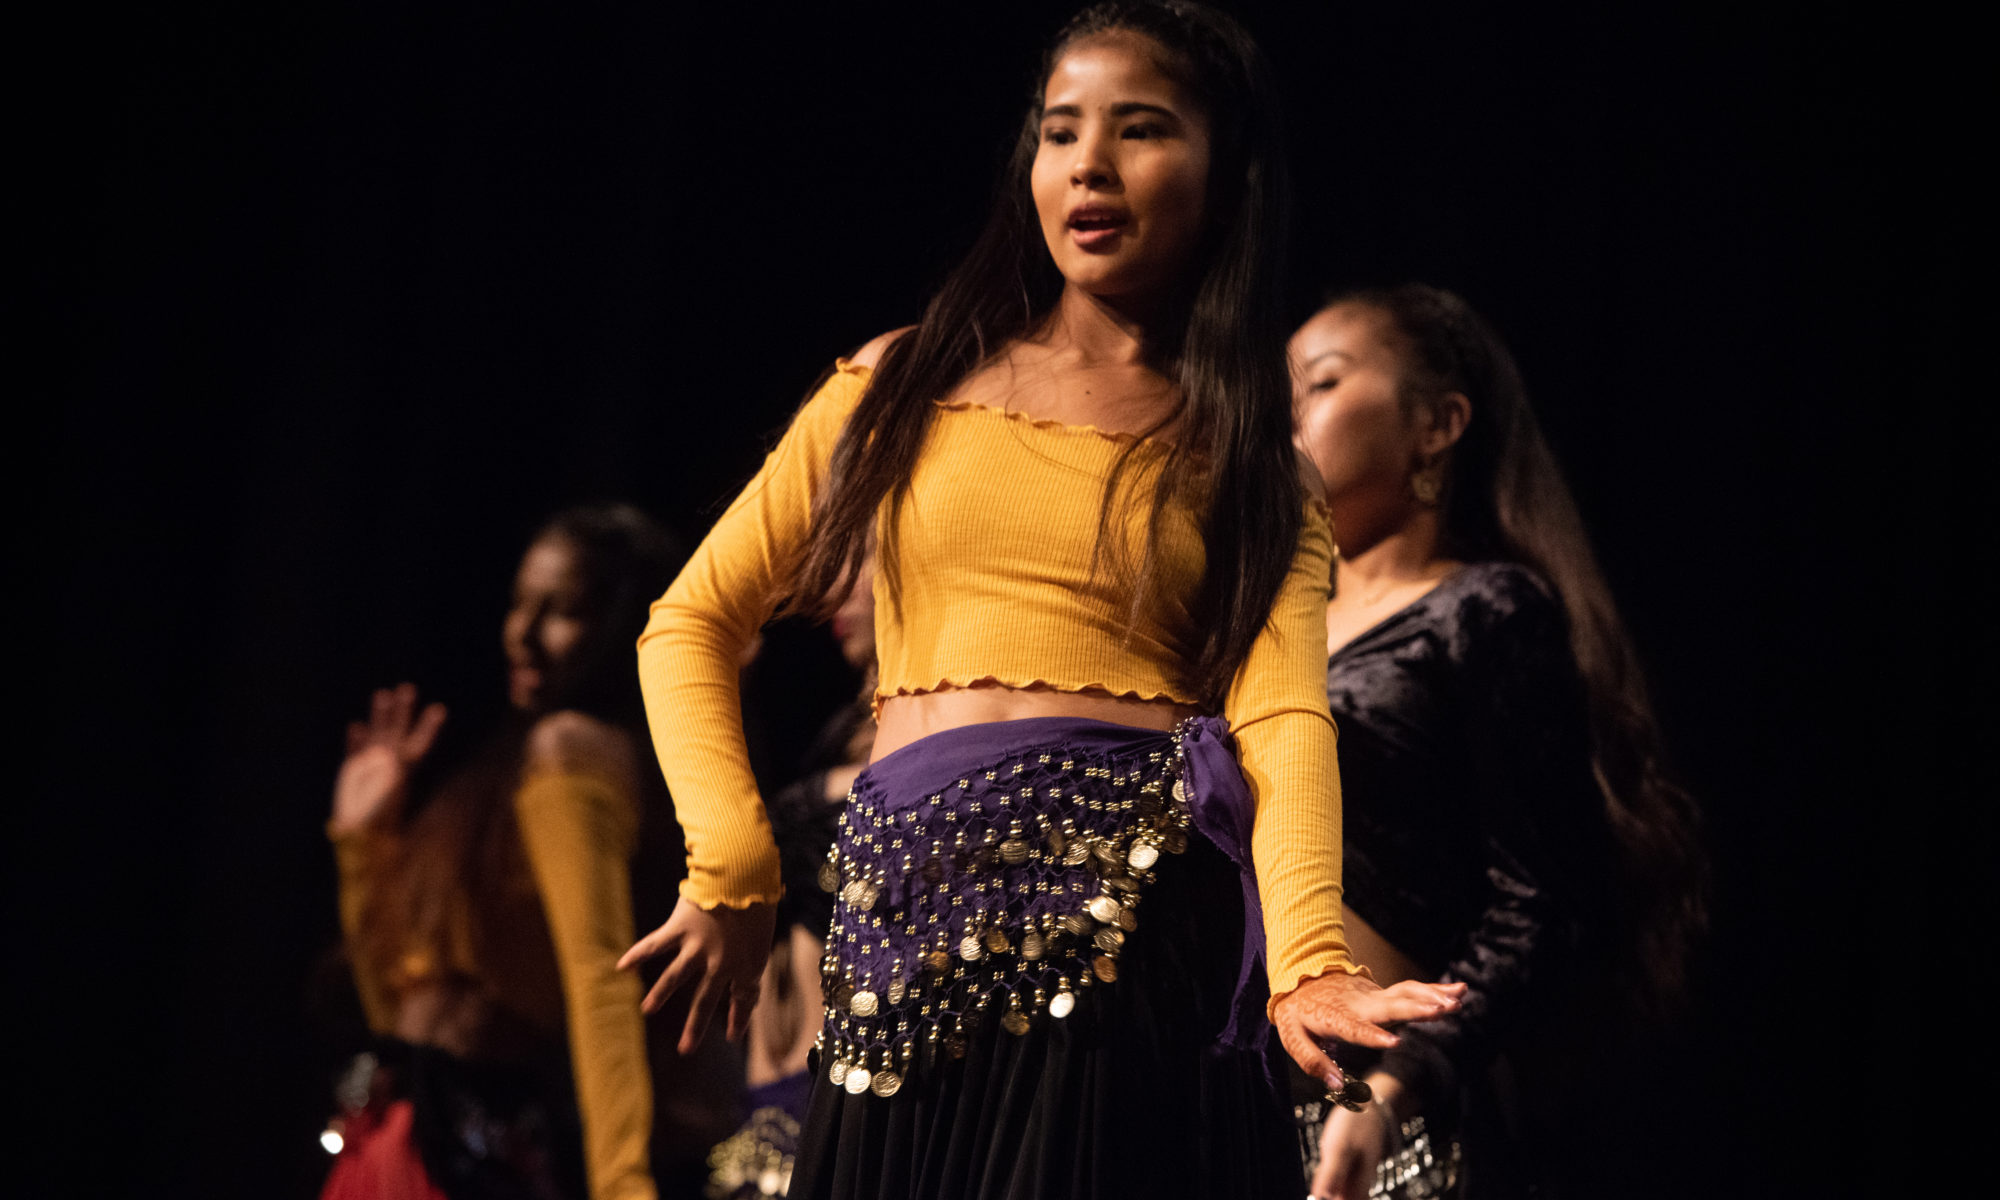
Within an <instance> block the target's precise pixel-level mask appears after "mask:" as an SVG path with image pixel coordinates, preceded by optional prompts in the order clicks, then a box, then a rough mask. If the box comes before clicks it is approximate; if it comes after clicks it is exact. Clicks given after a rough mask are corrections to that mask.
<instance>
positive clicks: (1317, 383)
mask: <svg viewBox="0 0 2000 1200" xmlns="http://www.w3.org/2000/svg"><path fill="white" fill-rule="evenodd" d="M1339 386H1340V377H1339V376H1338V375H1335V376H1332V377H1329V378H1326V379H1315V380H1313V381H1312V383H1310V384H1308V385H1307V387H1308V389H1309V390H1311V391H1315V392H1330V391H1332V390H1333V389H1335V388H1337V387H1339Z"/></svg>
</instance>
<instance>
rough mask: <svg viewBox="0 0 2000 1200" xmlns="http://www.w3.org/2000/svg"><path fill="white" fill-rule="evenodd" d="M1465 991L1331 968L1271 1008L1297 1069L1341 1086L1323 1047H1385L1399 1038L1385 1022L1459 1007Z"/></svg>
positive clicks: (1416, 1018)
mask: <svg viewBox="0 0 2000 1200" xmlns="http://www.w3.org/2000/svg"><path fill="white" fill-rule="evenodd" d="M1464 995H1465V985H1464V984H1462V983H1421V982H1419V981H1417V980H1415V979H1406V980H1404V981H1403V982H1401V983H1399V984H1396V985H1395V986H1394V987H1387V988H1385V987H1382V986H1380V985H1378V984H1377V983H1376V982H1375V981H1374V980H1372V979H1369V978H1367V977H1365V976H1361V975H1349V974H1346V973H1345V972H1341V971H1329V972H1327V973H1326V974H1324V975H1320V976H1317V977H1315V978H1312V979H1308V980H1306V981H1305V982H1304V983H1301V984H1300V985H1299V986H1298V987H1297V988H1294V989H1293V990H1292V991H1290V992H1288V993H1286V995H1285V997H1284V999H1282V1000H1280V1001H1278V1003H1277V1006H1276V1007H1275V1008H1274V1009H1273V1011H1272V1013H1271V1023H1272V1024H1273V1025H1275V1026H1277V1028H1278V1040H1279V1041H1280V1042H1281V1043H1283V1044H1284V1047H1285V1053H1287V1054H1289V1055H1291V1056H1292V1061H1293V1062H1295V1063H1297V1064H1299V1069H1300V1070H1302V1071H1304V1072H1305V1073H1306V1074H1308V1075H1310V1076H1312V1077H1313V1078H1314V1079H1317V1080H1319V1081H1320V1082H1321V1083H1324V1084H1325V1085H1326V1086H1327V1088H1328V1089H1329V1090H1333V1091H1338V1090H1339V1089H1340V1087H1341V1086H1342V1084H1343V1083H1344V1082H1345V1081H1344V1079H1343V1077H1342V1076H1341V1073H1340V1068H1339V1067H1338V1066H1336V1065H1335V1064H1334V1061H1333V1059H1331V1058H1329V1057H1328V1056H1327V1053H1326V1050H1325V1049H1324V1048H1323V1047H1324V1046H1325V1045H1326V1044H1327V1043H1329V1042H1351V1043H1353V1044H1354V1045H1356V1046H1372V1047H1374V1048H1376V1049H1378V1050H1386V1049H1388V1048H1389V1047H1391V1046H1393V1045H1395V1044H1396V1035H1395V1034H1393V1033H1390V1032H1389V1031H1388V1030H1387V1029H1384V1028H1383V1026H1384V1025H1389V1024H1395V1023H1397V1022H1401V1021H1427V1020H1430V1019H1431V1018H1433V1017H1441V1016H1444V1015H1446V1014H1447V1013H1452V1012H1456V1011H1458V1004H1459V999H1460V997H1462V996H1464Z"/></svg>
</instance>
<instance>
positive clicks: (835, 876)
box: [818, 717, 1268, 1097]
mask: <svg viewBox="0 0 2000 1200" xmlns="http://www.w3.org/2000/svg"><path fill="white" fill-rule="evenodd" d="M1250 824H1251V812H1250V795H1249V789H1248V787H1247V785H1246V784H1245V783H1244V781H1243V775H1242V772H1241V771H1240V770H1239V769H1238V768H1237V765H1236V758H1235V754H1234V752H1233V750H1232V747H1231V741H1230V737H1229V733H1228V727H1227V725H1226V724H1225V723H1224V722H1223V721H1221V720H1220V719H1218V718H1214V717H1195V718H1190V719H1189V720H1186V721H1183V722H1181V724H1180V725H1179V726H1178V727H1176V728H1175V729H1174V730H1173V732H1171V733H1163V732H1160V731H1157V730H1151V729H1139V728H1134V727H1132V726H1127V725H1113V724H1110V723H1107V722H1103V721H1091V720H1084V719H1079V718H1070V717H1036V718H1032V719H1029V720H1021V721H1000V722H993V723H990V724H983V725H969V726H964V727H961V728H958V729H951V730H946V731H945V732H943V733H938V734H933V735H931V736H930V737H926V738H923V739H921V740H919V741H916V742H913V743H911V744H910V745H908V746H905V747H903V748H902V749H900V750H897V751H895V752H894V753H892V754H890V755H888V756H886V757H884V758H883V759H881V760H880V761H879V762H876V763H874V764H872V765H871V766H870V767H869V768H868V769H867V770H866V771H863V772H862V773H861V775H860V776H859V777H858V778H857V779H856V780H855V782H854V787H853V790H852V791H851V792H850V793H849V795H848V803H847V809H846V812H845V813H844V815H843V816H842V817H841V825H840V835H839V838H838V840H837V841H836V842H835V844H834V847H833V850H832V852H831V853H830V854H829V855H828V856H827V861H826V863H825V865H824V866H822V867H821V868H820V880H819V881H820V884H821V886H823V887H825V888H826V889H827V890H828V891H831V892H834V893H835V902H834V915H833V926H832V929H831V931H830V933H829V935H828V938H827V949H826V957H825V958H824V960H823V961H822V963H821V971H822V984H823V987H824V990H825V996H826V1021H825V1024H824V1026H823V1027H822V1028H821V1031H820V1038H819V1043H818V1049H819V1051H820V1056H821V1061H822V1062H823V1063H825V1064H826V1065H827V1078H828V1081H829V1082H831V1083H832V1084H834V1085H835V1086H841V1087H845V1088H846V1089H847V1091H849V1092H850V1093H854V1094H856V1095H859V1094H861V1093H863V1092H873V1093H874V1094H875V1095H877V1096H884V1097H886V1096H891V1095H894V1094H895V1093H896V1091H897V1090H899V1089H900V1088H901V1087H902V1083H903V1080H904V1078H905V1077H906V1076H907V1075H908V1074H909V1073H910V1071H911V1070H912V1068H913V1066H916V1065H919V1064H921V1063H925V1062H931V1061H935V1060H936V1057H937V1055H938V1054H939V1053H944V1054H947V1055H949V1056H951V1057H954V1058H956V1057H960V1056H962V1055H963V1054H964V1053H965V1049H966V1046H967V1039H968V1038H969V1037H971V1036H973V1034H974V1033H975V1032H976V1031H977V1030H978V1029H979V1028H980V1027H981V1026H982V1025H984V1024H985V1023H986V1022H989V1021H991V1020H993V1019H995V1018H996V1016H997V1019H998V1021H999V1024H1000V1027H1001V1028H1002V1029H1003V1030H1005V1031H1006V1032H1007V1033H1010V1034H1014V1035H1017V1036H1019V1035H1023V1034H1026V1033H1027V1032H1028V1031H1029V1030H1030V1029H1031V1028H1033V1027H1034V1026H1035V1024H1037V1023H1038V1022H1043V1021H1061V1020H1064V1019H1066V1018H1067V1017H1069V1015H1070V1013H1071V1012H1072V1011H1074V1010H1075V1008H1076V1005H1077V996H1078V993H1079V992H1080V991H1083V990H1086V989H1091V988H1100V987H1107V986H1115V985H1116V982H1117V979H1118V959H1119V954H1120V951H1121V950H1122V949H1123V947H1124V946H1125V943H1126V941H1127V939H1128V938H1134V937H1141V936H1154V937H1161V936H1164V937H1171V936H1173V930H1172V928H1171V926H1167V927H1164V928H1159V929H1155V928H1152V927H1150V926H1148V927H1147V930H1146V932H1145V933H1143V934H1142V933H1140V932H1139V931H1140V929H1141V912H1142V907H1141V905H1142V901H1143V900H1144V898H1145V895H1146V891H1147V888H1148V885H1150V884H1151V883H1152V882H1153V881H1154V880H1155V879H1156V878H1157V876H1158V872H1160V871H1162V870H1171V869H1172V868H1171V866H1170V865H1169V860H1170V858H1171V856H1173V855H1177V854H1180V853H1182V852H1183V851H1185V850H1186V849H1187V846H1188V838H1189V836H1190V834H1191V833H1192V834H1198V835H1199V836H1202V837H1205V838H1207V839H1208V840H1209V841H1211V842H1213V843H1214V844H1215V845H1216V846H1217V848H1219V849H1220V850H1221V851H1222V852H1223V853H1224V854H1225V855H1226V856H1227V857H1228V858H1229V860H1230V861H1231V862H1232V863H1234V864H1235V866H1236V868H1237V871H1238V874H1239V875H1240V876H1241V879H1242V886H1243V900H1244V904H1243V910H1244V925H1245V929H1244V937H1243V954H1242V961H1241V962H1240V964H1238V974H1237V985H1236V996H1235V1003H1234V1005H1233V1007H1232V1015H1231V1017H1230V1020H1229V1023H1228V1025H1227V1027H1226V1028H1225V1029H1223V1030H1222V1032H1221V1034H1220V1035H1219V1038H1218V1040H1219V1041H1221V1042H1223V1043H1226V1044H1229V1045H1232V1046H1236V1047H1238V1048H1243V1049H1261V1047H1262V1046H1263V1044H1264V1040H1265V1036H1266V1034H1267V1033H1268V1026H1266V1025H1265V1023H1264V993H1265V985H1264V977H1263V970H1262V959H1263V950H1264V936H1263V912H1262V907H1261V905H1260V904H1259V902H1258V898H1257V884H1256V877H1255V874H1254V872H1253V870H1252V864H1251V859H1250Z"/></svg>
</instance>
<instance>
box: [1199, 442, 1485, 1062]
mask: <svg viewBox="0 0 2000 1200" xmlns="http://www.w3.org/2000/svg"><path fill="white" fill-rule="evenodd" d="M1301 477H1302V479H1304V480H1306V481H1307V483H1308V485H1313V484H1317V482H1318V474H1317V472H1315V471H1304V472H1302V473H1301ZM1332 575H1333V530H1332V527H1331V525H1330V523H1329V519H1328V516H1327V511H1326V506H1325V505H1324V504H1323V503H1322V502H1320V501H1319V499H1318V497H1317V496H1312V497H1310V498H1309V499H1308V500H1307V501H1306V514H1305V521H1304V524H1303V527H1302V528H1301V529H1300V532H1299V545H1298V549H1297V551H1296V552H1295V553H1294V555H1293V559H1292V565H1291V569H1290V571H1289V572H1288V573H1287V575H1286V577H1285V583H1284V586H1283V588H1282V589H1281V590H1280V591H1279V593H1278V599H1277V602H1276V603H1275V604H1274V605H1273V606H1272V609H1271V617H1270V620H1269V622H1268V623H1267V624H1266V626H1265V628H1264V632H1263V633H1262V635H1260V636H1259V637H1258V639H1257V642H1256V644H1255V645H1254V646H1253V647H1252V648H1251V651H1250V654H1249V656H1248V657H1247V658H1246V659H1245V660H1244V663H1243V666H1242V668H1241V669H1240V670H1239V671H1238V672H1237V676H1236V681H1235V684H1234V686H1233V687H1232V688H1231V689H1230V694H1229V698H1228V701H1227V703H1226V705H1225V709H1224V712H1225V715H1226V716H1227V717H1228V719H1229V724H1230V729H1231V732H1232V733H1234V735H1235V737H1236V746H1237V754H1238V758H1239V760H1240V761H1241V763H1242V766H1243V776H1244V779H1245V780H1246V781H1247V782H1248V783H1249V785H1250V795H1251V800H1252V803H1253V804H1254V805H1255V815H1254V818H1253V821H1252V825H1251V833H1250V851H1251V856H1252V858H1253V859H1254V860H1255V863H1256V868H1257V888H1258V892H1259V893H1260V896H1261V899H1262V902H1263V906H1264V939H1265V954H1266V967H1267V969H1268V971H1269V974H1270V982H1271V996H1272V1000H1271V1005H1270V1010H1269V1011H1270V1014H1271V1021H1272V1024H1274V1025H1275V1026H1276V1027H1277V1030H1278V1037H1279V1040H1280V1041H1282V1042H1283V1043H1284V1047H1285V1050H1286V1052H1287V1053H1289V1054H1290V1055H1291V1056H1292V1058H1293V1059H1294V1060H1296V1061H1297V1062H1298V1064H1299V1066H1300V1068H1301V1069H1302V1070H1304V1071H1305V1072H1306V1073H1307V1074H1308V1075H1311V1076H1312V1077H1313V1078H1315V1079H1320V1080H1325V1081H1327V1084H1328V1086H1329V1087H1337V1086H1339V1081H1340V1075H1339V1068H1337V1067H1336V1066H1335V1065H1334V1063H1333V1061H1332V1060H1331V1059H1330V1058H1328V1057H1327V1054H1326V1052H1325V1050H1324V1049H1323V1048H1322V1043H1323V1042H1325V1041H1326V1040H1328V1039H1337V1040H1339V1041H1345V1042H1355V1043H1358V1044H1360V1045H1365V1046H1376V1047H1388V1046H1393V1045H1395V1044H1396V1038H1395V1035H1393V1034H1391V1033H1390V1032H1389V1031H1388V1030H1387V1029H1384V1028H1383V1027H1382V1026H1383V1024H1384V1023H1385V1022H1394V1021H1410V1020H1418V1019H1422V1018H1425V1017H1431V1016H1436V1015H1439V1014H1441V1013H1444V1012H1447V1011H1449V1010H1450V1009H1451V1008H1452V1007H1454V1006H1455V1005H1456V1004H1457V999H1456V989H1452V988H1439V987H1436V986H1434V985H1431V984H1425V983H1418V982H1416V981H1407V982H1404V983H1399V984H1397V985H1396V986H1394V987H1392V988H1387V989H1384V988H1381V987H1378V986H1377V985H1376V984H1375V982H1374V981H1373V980H1372V979H1370V978H1368V975H1367V972H1366V971H1365V970H1363V968H1362V967H1361V966H1360V965H1358V964H1357V963H1355V961H1354V959H1353V956H1352V955H1351V954H1349V953H1348V949H1347V940H1346V934H1345V931H1344V930H1343V928H1342V923H1341V915H1340V897H1341V890H1340V855H1341V841H1340V836H1341V831H1340V767H1339V762H1338V759H1337V755H1336V751H1335V741H1336V734H1335V730H1334V724H1333V716H1332V714H1331V713H1330V712H1329V710H1328V708H1327V703H1326V679H1325V672H1326V602H1327V591H1328V587H1329V581H1330V580H1331V578H1332Z"/></svg>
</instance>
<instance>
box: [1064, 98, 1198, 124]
mask: <svg viewBox="0 0 2000 1200" xmlns="http://www.w3.org/2000/svg"><path fill="white" fill-rule="evenodd" d="M1134 113H1157V114H1159V115H1160V116H1163V117H1171V118H1172V119H1174V120H1176V121H1178V120H1180V119H1181V115H1180V114H1179V113H1177V112H1175V111H1174V110H1173V109H1171V108H1167V107H1166V106H1164V105H1160V104H1148V103H1146V102H1145V101H1143V100H1120V101H1119V102H1118V103H1116V104H1114V105H1112V106H1111V115H1112V116H1114V117H1129V116H1131V115H1132V114H1134ZM1082 116H1083V109H1082V108H1081V107H1079V106H1077V105H1075V104H1051V105H1050V106H1049V107H1047V108H1045V109H1043V110H1042V119H1043V120H1047V119H1048V118H1050V117H1082Z"/></svg>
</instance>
